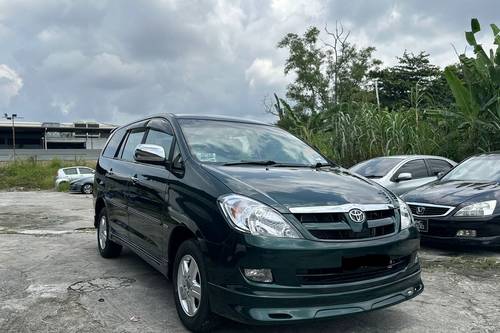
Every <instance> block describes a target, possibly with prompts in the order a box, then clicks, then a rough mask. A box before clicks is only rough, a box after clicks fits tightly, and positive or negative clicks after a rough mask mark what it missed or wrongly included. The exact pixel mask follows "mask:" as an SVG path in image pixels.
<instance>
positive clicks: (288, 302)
mask: <svg viewBox="0 0 500 333" xmlns="http://www.w3.org/2000/svg"><path fill="white" fill-rule="evenodd" d="M413 229H414V228H411V230H405V231H403V232H400V233H398V234H396V235H393V236H389V237H384V238H381V239H377V240H375V239H374V240H369V241H357V242H356V241H353V242H318V241H310V240H306V239H302V240H288V239H267V240H266V239H265V238H259V237H252V236H241V237H239V238H240V239H237V240H236V241H235V242H234V243H233V244H231V245H228V246H226V247H225V248H224V249H222V250H220V251H219V254H218V255H217V256H216V257H213V256H210V257H209V264H208V265H207V267H208V269H209V281H210V285H209V299H210V305H211V308H212V310H213V311H214V312H215V313H218V314H219V315H222V316H225V317H228V318H231V319H233V320H236V321H240V322H244V323H253V324H256V323H260V324H266V323H275V322H290V321H292V322H295V321H303V320H311V319H320V318H329V317H335V316H339V315H345V314H350V313H357V312H364V311H371V310H375V309H379V308H383V307H386V306H390V305H394V304H397V303H400V302H403V301H405V300H408V299H411V298H413V297H415V296H417V295H418V294H420V293H421V292H422V291H423V288H424V286H423V284H422V280H421V278H420V265H419V263H418V262H417V258H416V252H417V250H418V248H419V238H418V232H417V231H416V230H413ZM207 246H208V247H210V246H211V245H207ZM213 246H215V245H213ZM208 252H209V253H214V252H213V251H208ZM366 255H388V256H391V258H392V257H402V256H405V257H408V258H410V259H409V261H408V264H407V265H405V266H404V267H402V268H401V269H399V270H398V271H392V272H390V274H389V273H388V274H386V275H382V276H377V277H370V278H366V279H364V278H361V279H358V280H355V281H336V282H332V283H311V284H309V283H304V282H303V281H301V280H300V279H299V278H298V277H297V272H298V271H303V270H304V269H313V270H317V269H322V268H331V267H338V266H339V265H342V258H347V257H359V256H366ZM242 268H269V269H271V270H272V272H273V277H274V282H273V283H271V284H266V283H258V282H252V281H249V280H247V279H246V278H245V277H243V275H242V273H241V269H242Z"/></svg>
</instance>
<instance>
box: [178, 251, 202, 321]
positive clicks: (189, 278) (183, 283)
mask: <svg viewBox="0 0 500 333" xmlns="http://www.w3.org/2000/svg"><path fill="white" fill-rule="evenodd" d="M177 293H178V294H179V300H180V303H181V307H182V310H184V312H185V313H186V314H187V315H188V316H189V317H192V316H194V315H195V314H196V312H197V311H198V309H199V308H200V304H201V276H200V271H199V269H198V264H197V263H196V260H194V258H193V257H192V256H190V255H189V254H186V255H185V256H184V257H182V259H181V261H180V263H179V268H178V270H177Z"/></svg>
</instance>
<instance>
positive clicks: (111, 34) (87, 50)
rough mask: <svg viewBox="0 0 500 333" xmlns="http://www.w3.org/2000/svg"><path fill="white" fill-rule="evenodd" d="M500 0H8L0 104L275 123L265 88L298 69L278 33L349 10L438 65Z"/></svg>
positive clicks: (94, 115) (77, 116) (493, 14)
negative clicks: (290, 68) (288, 65)
mask: <svg viewBox="0 0 500 333" xmlns="http://www.w3.org/2000/svg"><path fill="white" fill-rule="evenodd" d="M471 17H478V18H479V20H480V22H481V23H482V28H483V30H484V37H483V38H481V40H483V41H489V40H491V32H490V30H489V26H488V25H489V23H492V22H495V23H497V24H500V1H499V0H476V1H472V0H470V1H458V0H433V1H423V0H420V1H417V0H415V1H409V0H407V1H403V0H400V1H397V0H387V1H385V0H377V1H373V0H364V1H361V0H359V1H356V0H343V1H339V0H332V1H317V0H273V1H264V0H255V1H251V0H242V1H229V0H219V1H215V0H214V1H194V0H193V1H188V0H178V1H176V0H158V1H147V0H144V1H137V0H115V1H105V0H93V1H92V0H84V1H71V0H44V1H41V0H31V1H28V0H15V1H14V0H0V45H1V46H0V112H1V114H3V113H4V112H8V113H16V112H17V113H18V114H20V115H22V116H24V118H25V120H33V121H68V122H72V121H76V120H97V121H102V122H110V123H115V124H122V123H125V122H127V121H130V120H132V119H136V118H138V117H141V116H143V115H147V114H151V113H158V112H174V113H199V114H222V115H231V116H237V117H249V118H253V119H260V120H266V121H273V118H272V117H271V116H270V115H267V114H265V113H264V108H263V105H262V101H263V99H264V97H265V96H266V95H267V96H269V95H272V93H274V92H277V93H278V94H281V95H282V94H283V93H284V90H285V87H286V85H287V82H288V81H289V80H290V78H288V77H285V76H284V75H283V64H284V60H285V59H286V52H285V51H284V50H277V49H276V44H277V42H278V41H279V40H280V39H281V38H282V37H283V36H284V35H285V34H286V33H288V32H295V33H299V34H301V33H303V32H304V30H305V29H306V28H307V27H309V26H311V25H316V26H318V27H321V28H322V27H323V26H324V25H325V24H328V25H330V26H334V24H335V21H337V20H340V21H342V23H343V24H344V26H345V27H346V28H347V29H349V30H351V36H352V38H351V41H352V42H354V43H356V44H358V45H360V46H368V45H373V46H375V47H376V48H377V52H376V57H378V58H380V59H381V60H383V61H384V64H385V65H390V64H393V63H394V61H395V57H396V56H398V55H401V54H402V53H403V51H404V50H405V49H407V50H409V51H411V52H419V51H421V50H425V51H427V52H429V53H430V54H431V58H432V61H433V62H434V63H436V64H438V65H441V66H443V65H446V64H449V63H453V62H456V55H455V53H454V51H453V48H452V44H453V45H455V47H456V48H457V49H458V50H460V51H461V50H463V49H464V47H465V41H464V33H463V32H464V30H466V29H469V27H470V19H471Z"/></svg>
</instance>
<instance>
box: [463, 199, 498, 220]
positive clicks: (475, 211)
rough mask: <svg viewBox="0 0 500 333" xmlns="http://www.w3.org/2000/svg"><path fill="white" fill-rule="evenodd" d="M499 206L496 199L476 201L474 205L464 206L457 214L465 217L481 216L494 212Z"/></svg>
mask: <svg viewBox="0 0 500 333" xmlns="http://www.w3.org/2000/svg"><path fill="white" fill-rule="evenodd" d="M496 206H497V201H496V200H489V201H482V202H476V203H474V204H472V205H468V206H465V207H462V208H461V209H460V210H459V211H458V212H456V213H455V216H463V217H469V216H470V217H480V216H490V215H492V214H493V211H494V210H495V207H496Z"/></svg>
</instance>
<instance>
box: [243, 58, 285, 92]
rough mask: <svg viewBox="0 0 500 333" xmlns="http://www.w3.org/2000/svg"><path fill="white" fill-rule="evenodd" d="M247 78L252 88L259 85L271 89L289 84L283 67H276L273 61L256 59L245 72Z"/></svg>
mask: <svg viewBox="0 0 500 333" xmlns="http://www.w3.org/2000/svg"><path fill="white" fill-rule="evenodd" d="M245 78H246V79H247V81H248V84H249V86H250V87H251V88H255V86H257V85H265V86H269V87H273V86H280V85H284V84H286V83H287V80H286V78H285V76H284V74H283V68H282V67H275V66H274V65H273V61H272V60H271V59H262V58H256V59H255V60H254V61H253V62H252V64H251V65H250V67H248V69H247V70H246V71H245Z"/></svg>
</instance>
